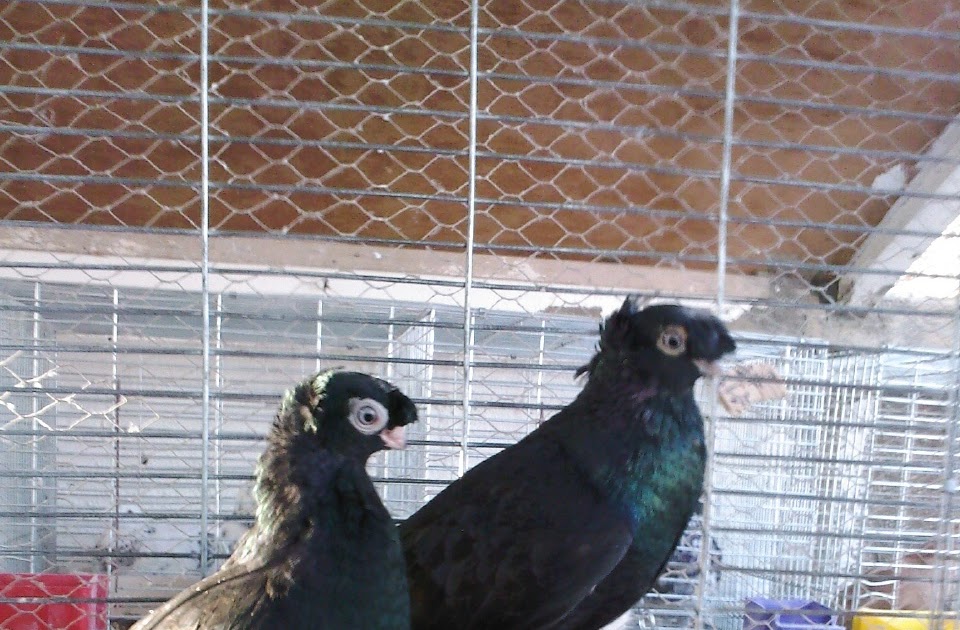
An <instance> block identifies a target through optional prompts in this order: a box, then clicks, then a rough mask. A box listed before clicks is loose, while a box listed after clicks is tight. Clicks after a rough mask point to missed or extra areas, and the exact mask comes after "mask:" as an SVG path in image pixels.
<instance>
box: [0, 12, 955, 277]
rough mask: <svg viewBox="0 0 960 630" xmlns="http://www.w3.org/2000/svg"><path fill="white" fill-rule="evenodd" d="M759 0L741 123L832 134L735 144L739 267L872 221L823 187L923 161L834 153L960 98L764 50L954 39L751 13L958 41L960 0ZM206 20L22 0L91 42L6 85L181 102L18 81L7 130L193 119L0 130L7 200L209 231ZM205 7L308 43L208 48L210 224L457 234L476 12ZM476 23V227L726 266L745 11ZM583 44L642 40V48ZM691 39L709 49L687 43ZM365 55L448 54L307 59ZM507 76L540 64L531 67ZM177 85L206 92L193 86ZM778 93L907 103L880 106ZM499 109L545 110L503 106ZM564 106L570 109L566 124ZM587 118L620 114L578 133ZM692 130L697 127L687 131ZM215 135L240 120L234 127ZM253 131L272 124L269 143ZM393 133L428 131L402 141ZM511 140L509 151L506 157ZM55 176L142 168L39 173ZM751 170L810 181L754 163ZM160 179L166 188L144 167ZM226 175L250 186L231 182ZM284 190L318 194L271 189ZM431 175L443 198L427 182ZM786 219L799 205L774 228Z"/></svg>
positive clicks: (70, 213) (2, 207)
mask: <svg viewBox="0 0 960 630" xmlns="http://www.w3.org/2000/svg"><path fill="white" fill-rule="evenodd" d="M162 4H163V5H165V6H178V7H193V6H194V4H193V3H187V2H165V3H162ZM153 5H154V3H152V2H151V3H146V5H145V6H153ZM213 6H214V8H223V7H226V6H230V7H243V8H247V9H252V10H258V11H275V12H296V13H298V14H302V15H324V16H340V17H348V18H350V17H365V18H376V19H393V20H403V21H407V22H422V23H436V24H442V25H448V26H449V25H453V26H457V27H461V28H463V27H466V26H468V23H469V12H468V4H467V3H465V2H463V1H458V2H453V1H446V0H444V1H440V0H432V1H429V2H416V3H414V2H406V3H395V2H386V1H384V0H367V1H366V2H350V1H343V0H335V1H331V2H322V3H315V4H314V3H299V4H297V3H293V2H289V1H286V0H264V1H261V2H246V3H231V4H230V5H225V4H224V3H222V2H214V3H213ZM704 6H707V7H714V8H716V7H718V6H721V5H720V4H719V3H716V4H714V3H711V4H706V5H704ZM742 9H743V10H744V11H745V12H747V17H745V18H744V19H743V20H742V22H741V24H740V33H741V38H740V49H739V50H740V54H741V55H742V56H743V58H742V60H741V62H740V63H739V66H738V72H737V89H738V94H739V95H740V96H741V97H742V98H741V100H739V101H738V103H737V106H736V117H735V121H734V127H735V131H736V135H737V138H738V139H739V140H743V141H747V142H755V141H759V142H798V143H808V144H815V145H821V146H823V147H824V148H825V150H822V151H804V150H787V149H777V148H764V147H752V146H744V145H743V144H740V145H738V146H735V147H734V151H733V156H734V161H733V176H734V181H733V184H732V188H731V193H732V197H731V206H730V215H731V219H732V223H731V225H730V231H729V240H728V248H729V254H730V256H731V257H732V259H733V261H734V263H735V265H734V267H735V268H736V269H739V270H742V271H748V272H749V271H763V270H765V267H764V266H763V262H764V261H770V260H774V261H805V262H809V263H815V264H819V263H828V264H844V263H846V262H847V261H848V260H849V259H850V257H851V255H852V253H853V251H854V248H855V247H856V245H857V243H858V242H859V241H860V240H861V239H862V238H863V233H862V232H860V231H858V230H852V231H842V230H839V229H837V228H835V227H834V226H857V227H862V226H872V225H876V223H877V222H878V221H879V220H880V219H881V218H882V217H883V215H884V213H885V212H886V210H887V209H888V208H889V206H890V204H891V202H892V201H893V199H889V198H888V199H884V198H879V197H876V196H870V195H868V194H865V193H863V192H847V191H843V192H839V191H829V190H821V189H818V188H817V184H842V185H850V186H869V185H870V184H871V182H872V181H873V179H874V178H875V177H876V176H877V175H878V174H880V173H882V172H883V171H885V170H887V169H888V168H890V167H891V166H893V165H894V164H896V163H898V162H904V160H898V159H895V158H886V157H883V158H877V157H867V156H855V155H840V154H837V153H835V152H833V151H831V150H830V149H831V148H833V147H842V148H859V149H871V150H874V149H876V150H884V151H901V152H908V153H912V154H917V153H921V152H922V151H923V150H924V149H925V148H926V147H927V146H928V145H929V143H930V142H931V141H932V139H934V138H936V137H937V135H938V134H939V133H940V131H941V130H942V128H943V127H944V125H945V123H943V122H936V121H933V122H931V121H922V120H912V119H909V118H908V115H909V114H911V113H913V114H916V113H921V114H936V115H941V116H948V115H953V114H956V113H957V111H958V107H960V83H958V81H956V80H953V81H947V80H939V79H937V78H936V77H927V78H911V77H903V76H888V75H884V74H881V73H863V72H852V71H847V70H844V69H842V67H841V66H837V65H834V66H826V67H820V68H809V67H804V66H801V65H790V64H786V63H771V62H769V61H764V60H752V58H751V57H750V56H751V55H773V56H776V57H778V58H780V59H781V60H784V61H790V60H793V61H806V62H819V63H824V64H855V65H866V66H875V67H880V68H885V69H893V70H913V71H926V72H932V73H943V74H952V75H953V76H954V77H956V76H957V75H958V73H960V44H958V42H957V41H956V40H949V39H933V38H921V37H916V36H904V35H897V34H891V33H874V32H867V31H865V30H862V29H839V28H825V27H823V26H816V25H807V24H799V23H789V22H784V21H778V20H766V19H756V18H753V17H749V14H750V12H759V13H767V14H773V15H788V14H789V15H795V16H796V15H800V16H806V17H809V18H816V19H823V20H836V21H841V22H848V23H864V24H868V25H874V26H897V27H909V28H920V29H925V30H928V31H937V32H943V33H950V34H954V35H955V34H956V33H957V32H958V30H960V29H958V27H960V0H926V1H921V0H917V1H915V2H881V1H880V0H861V1H857V2H854V1H846V0H832V1H829V2H828V1H822V2H808V1H801V0H796V1H790V2H787V1H785V0H747V1H746V2H744V3H743V7H742ZM198 20H199V15H198V14H196V13H195V12H194V13H189V14H187V15H184V14H182V13H180V12H176V11H173V12H149V11H137V10H131V11H123V12H118V11H115V10H112V9H104V8H95V7H86V8H83V7H73V6H59V5H43V4H38V3H34V2H21V1H19V0H15V1H12V2H6V3H4V4H3V6H2V7H0V41H2V42H8V43H9V42H12V43H15V44H19V45H35V44H44V45H49V46H67V47H83V48H84V49H86V50H85V51H84V52H81V53H79V54H76V53H73V52H69V51H67V52H57V51H38V50H35V49H24V48H22V47H19V48H11V47H6V48H3V49H2V50H0V84H2V85H6V86H14V87H27V88H32V87H36V88H49V89H52V90H94V91H109V92H117V91H119V92H128V93H130V94H136V93H140V94H147V95H151V96H155V97H156V96H160V95H163V96H164V97H169V98H172V99H174V101H163V100H159V99H152V98H147V99H141V100H125V99H108V98H97V97H93V96H82V95H63V94H56V93H54V94H40V95H38V94H17V93H5V94H0V121H2V122H0V124H20V125H33V126H40V127H52V128H59V129H96V130H101V131H106V132H114V131H124V132H145V131H146V132H160V133H170V134H186V135H189V136H193V137H192V138H189V139H187V140H165V139H160V140H157V139H141V138H130V139H122V138H116V137H109V135H107V136H105V137H93V136H91V135H90V134H81V135H68V134H63V133H59V132H58V131H57V130H56V129H51V130H50V132H49V133H46V132H44V133H39V134H36V133H20V132H16V133H14V132H10V131H0V170H2V171H3V172H7V173H11V172H12V173H24V174H28V175H33V177H30V178H29V179H27V180H16V181H10V180H4V181H0V218H3V219H15V220H31V221H57V222H63V223H85V224H93V225H98V224H106V225H127V226H145V227H153V228H195V227H196V226H197V225H198V223H199V220H198V217H199V202H198V197H197V194H198V193H197V187H196V182H197V181H198V180H199V176H200V168H199V161H198V155H199V142H198V140H197V138H196V136H197V134H198V118H199V104H198V102H197V100H196V95H197V88H196V83H197V80H198V78H199V66H198V63H197V61H196V60H195V59H194V58H192V57H190V55H192V54H193V53H194V52H195V51H196V50H197V48H198V46H199V35H198V30H197V22H198ZM211 24H212V32H211V37H210V49H211V54H213V55H219V56H231V57H237V56H241V57H257V58H264V59H265V58H269V59H270V60H274V61H284V62H286V61H287V60H298V61H301V62H303V63H302V64H300V65H299V66H296V65H289V64H287V65H283V64H277V63H256V64H251V63H241V62H237V61H229V60H227V61H223V60H214V61H213V62H212V63H211V66H210V79H211V83H212V90H211V97H212V99H213V100H212V101H211V110H210V117H211V121H212V132H211V133H212V134H213V136H214V140H213V142H212V144H211V154H212V157H213V163H212V165H211V177H212V180H213V181H214V183H215V185H214V188H213V198H212V201H211V207H210V210H211V227H213V228H214V229H216V230H221V231H265V230H266V231H272V232H293V233H299V234H319V235H337V236H348V237H358V238H360V239H402V240H413V241H417V242H419V243H423V244H428V245H429V244H435V245H438V246H439V245H445V244H449V245H462V243H463V241H464V238H465V236H464V234H465V230H466V206H465V204H464V203H463V201H462V200H461V199H458V198H463V197H465V195H466V191H467V170H466V165H467V158H466V149H467V142H468V140H467V131H468V121H467V119H466V111H467V102H468V81H467V78H466V76H465V72H466V69H467V64H468V60H469V47H468V43H469V42H468V37H467V34H466V33H465V32H462V31H461V32H434V31H418V30H400V29H396V28H392V27H376V26H368V25H349V24H345V25H341V26H338V25H332V24H326V23H320V22H292V21H284V20H278V19H274V18H271V17H263V18H257V19H253V18H249V17H242V18H241V17H236V16H230V15H214V16H213V18H212V22H211ZM481 27H482V29H484V30H482V31H481V36H480V48H479V65H480V70H481V72H483V73H486V74H484V75H483V76H481V79H480V83H479V95H478V99H479V107H480V113H481V116H480V121H479V125H478V140H479V146H478V150H479V157H478V162H477V169H478V175H479V177H480V179H479V182H478V185H477V194H478V196H479V198H480V201H479V202H478V204H477V210H478V215H477V220H476V242H477V243H478V245H479V246H480V247H481V248H483V247H484V246H493V247H501V248H503V247H507V248H508V249H507V250H504V249H498V250H496V251H501V252H505V253H511V254H513V255H520V256H528V255H533V254H535V255H539V256H554V257H559V258H572V259H580V260H611V259H612V260H620V261H626V262H638V263H643V264H661V265H670V266H677V267H681V268H689V269H692V268H709V267H711V265H712V263H711V261H712V259H714V258H715V256H716V245H717V243H716V224H715V222H714V221H713V220H712V218H711V217H712V213H714V212H716V209H717V205H718V196H719V169H720V153H721V144H720V135H721V130H722V123H723V102H722V99H721V98H718V97H717V96H709V95H704V94H706V93H710V92H712V93H716V94H717V95H721V94H722V91H723V85H724V67H725V56H724V55H725V49H726V41H725V33H726V28H727V22H726V19H725V18H724V17H723V16H716V17H712V16H709V15H691V14H690V13H688V12H683V11H677V10H667V9H663V8H650V9H646V8H642V7H637V6H628V5H627V4H621V3H615V2H579V1H569V0H562V1H560V2H556V1H554V0H538V1H533V0H527V1H526V2H518V1H516V0H492V1H488V2H484V3H483V4H482V7H481ZM488 29H504V30H503V31H502V32H492V31H491V30H488ZM513 29H522V30H524V31H527V32H532V33H543V34H557V33H560V34H563V36H564V37H567V38H568V39H566V40H564V41H552V40H541V39H536V38H529V37H527V38H523V37H509V36H506V35H505V34H506V33H508V32H510V31H511V30H513ZM585 38H616V39H625V38H626V39H631V40H632V41H633V44H624V45H612V44H607V43H603V42H590V41H586V40H585ZM664 46H667V47H668V48H664ZM676 46H682V47H689V48H691V49H692V50H689V51H680V52H678V51H676V50H675V49H672V48H669V47H676ZM114 49H121V50H137V51H151V52H155V53H165V54H175V55H187V57H186V58H179V57H174V58H169V57H168V58H160V59H150V60H134V59H124V58H122V57H117V56H108V55H96V54H92V52H93V51H94V50H114ZM354 61H357V62H361V63H365V64H378V65H386V66H398V65H402V66H411V67H413V68H429V69H431V70H433V71H439V72H440V73H439V74H438V73H433V74H427V75H424V74H415V73H411V72H397V71H394V70H356V69H349V68H343V67H329V66H328V67H318V66H311V65H309V64H311V63H316V62H335V63H336V62H354ZM443 71H448V72H449V71H452V72H453V73H454V74H443V73H442V72H443ZM490 73H493V75H494V76H490ZM512 75H522V76H526V77H535V78H537V79H536V80H533V81H529V80H524V81H521V80H517V79H514V78H512ZM550 81H554V82H553V83H552V84H551V83H550ZM224 97H226V98H236V99H267V100H274V101H278V102H277V103H275V104H266V103H260V104H256V105H249V104H247V103H235V104H226V103H224V102H222V101H220V100H218V99H220V98H224ZM177 98H181V99H184V98H185V99H192V100H187V101H186V102H175V99H177ZM763 99H790V100H794V101H802V102H806V103H811V104H834V105H843V106H847V107H853V108H868V109H872V110H877V109H884V110H896V111H898V112H903V113H904V114H903V115H902V116H880V115H874V116H871V115H868V114H866V113H863V112H850V113H844V112H837V111H824V110H822V109H816V108H814V107H806V106H800V105H793V104H790V103H788V104H774V103H770V102H764V100H763ZM294 101H295V102H294ZM330 105H333V106H353V105H361V106H375V107H389V108H404V109H411V110H420V109H426V110H431V111H440V112H447V113H449V116H436V115H423V114H421V113H417V112H415V111H411V112H410V113H396V114H392V115H389V116H384V115H381V114H379V113H369V112H356V111H343V110H339V111H338V110H332V109H329V106H330ZM501 116H506V117H526V118H536V119H538V121H525V122H513V121H509V120H507V121H504V120H496V119H493V117H501ZM539 120H542V121H544V122H539ZM557 121H572V122H574V123H576V125H566V126H564V125H558V124H550V123H556V122H557ZM581 123H591V124H593V123H600V126H599V127H597V128H595V129H584V128H582V126H579V125H580V124H581ZM609 125H616V126H618V127H622V128H619V129H618V128H613V127H610V126H609ZM672 132H682V133H684V134H695V135H697V138H695V139H692V140H691V139H683V138H677V137H676V136H675V134H673V133H672ZM221 136H228V137H229V138H228V141H223V140H222V139H221ZM700 136H702V137H703V139H700ZM250 138H254V139H256V140H257V141H258V142H259V141H265V140H267V139H272V140H273V141H276V142H275V143H273V144H264V143H259V144H254V143H252V142H251V141H250V140H249V139H250ZM343 143H370V144H376V145H384V146H385V147H386V150H381V151H377V150H367V149H358V148H350V147H349V146H347V147H345V146H343ZM399 148H409V149H426V150H427V151H426V152H424V151H404V150H395V149H399ZM502 154H507V155H510V156H513V157H511V158H509V159H504V158H503V157H498V156H499V155H502ZM584 162H590V163H591V164H585V163H584ZM906 167H907V168H908V172H910V173H913V172H915V170H916V168H917V165H916V164H914V163H912V162H911V161H909V160H907V161H906ZM678 169H679V171H678ZM685 171H691V172H685ZM46 175H67V176H86V175H91V176H101V177H108V178H109V177H116V178H131V179H132V180H133V181H131V182H128V183H117V182H110V181H105V182H103V183H92V182H82V183H74V182H57V181H44V176H46ZM749 178H766V179H780V180H786V181H788V182H794V183H793V184H790V183H783V184H777V185H769V184H767V183H763V182H760V183H751V182H748V181H744V180H745V179H749ZM154 179H157V180H162V181H163V182H164V185H158V184H152V183H150V182H149V181H147V182H141V181H140V180H154ZM797 182H799V185H797V184H796V183H797ZM218 183H228V184H230V185H233V186H236V185H240V186H245V187H240V188H237V187H234V188H232V189H224V188H220V187H218V186H217V184H218ZM810 183H812V185H811V184H810ZM269 186H281V187H296V188H297V189H298V190H297V191H295V192H290V191H288V190H286V189H279V190H275V191H271V190H268V189H264V188H263V187H269ZM344 189H345V190H346V192H345V191H344ZM365 191H378V192H380V193H386V194H387V195H392V194H401V195H409V196H408V197H391V196H381V195H371V194H365ZM433 195H438V196H441V197H444V198H445V199H438V200H433V199H424V198H422V196H433ZM491 200H492V201H496V202H497V203H490V201H491ZM536 204H546V205H541V206H537V205H536ZM558 204H573V205H575V206H577V208H561V207H557V205H558ZM582 206H585V207H586V209H584V208H582ZM769 221H775V222H780V223H782V224H783V225H765V224H764V223H765V222H769ZM811 223H820V224H823V225H821V226H813V225H810V224H811ZM509 248H513V249H509ZM558 248H562V249H558ZM601 250H602V251H601ZM604 251H606V252H607V253H603V252H604ZM677 257H680V258H679V259H677ZM740 259H746V260H744V261H740Z"/></svg>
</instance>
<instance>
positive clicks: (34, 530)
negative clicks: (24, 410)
mask: <svg viewBox="0 0 960 630" xmlns="http://www.w3.org/2000/svg"><path fill="white" fill-rule="evenodd" d="M32 316H33V327H32V331H31V332H32V336H33V352H32V361H31V363H32V369H31V376H32V378H31V379H30V382H31V383H32V388H33V389H34V393H33V395H32V396H30V411H31V413H30V417H31V418H32V420H31V423H30V428H31V429H32V430H33V441H32V443H31V444H32V448H31V453H30V457H31V462H30V466H31V470H32V471H33V473H34V477H33V480H32V481H33V483H32V486H31V495H32V496H31V504H32V511H33V512H38V511H39V509H40V503H41V502H42V500H43V484H44V479H43V478H42V477H40V476H38V475H37V473H38V472H39V471H40V427H41V426H42V425H41V424H40V419H39V418H38V415H39V413H40V402H39V400H38V399H37V396H38V395H39V394H37V392H36V390H38V389H39V388H40V383H39V378H40V283H39V282H34V283H33V314H32ZM39 530H40V522H39V519H38V518H37V517H36V516H32V517H31V518H30V549H31V550H32V552H31V554H30V572H31V573H38V572H39V571H40V558H39V555H40V531H39Z"/></svg>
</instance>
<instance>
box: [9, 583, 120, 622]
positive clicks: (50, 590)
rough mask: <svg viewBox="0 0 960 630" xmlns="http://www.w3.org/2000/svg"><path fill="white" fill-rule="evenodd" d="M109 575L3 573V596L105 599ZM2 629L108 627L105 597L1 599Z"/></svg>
mask: <svg viewBox="0 0 960 630" xmlns="http://www.w3.org/2000/svg"><path fill="white" fill-rule="evenodd" d="M107 590H108V582H107V576H106V575H98V574H89V573H76V574H74V573H70V574H68V573H0V598H3V599H8V598H11V597H31V598H44V599H46V598H51V599H52V598H63V597H69V598H72V599H80V600H83V599H104V598H106V596H107ZM0 629H2V630H107V603H106V602H105V601H99V602H95V601H78V602H56V603H45V602H31V603H24V604H21V603H0Z"/></svg>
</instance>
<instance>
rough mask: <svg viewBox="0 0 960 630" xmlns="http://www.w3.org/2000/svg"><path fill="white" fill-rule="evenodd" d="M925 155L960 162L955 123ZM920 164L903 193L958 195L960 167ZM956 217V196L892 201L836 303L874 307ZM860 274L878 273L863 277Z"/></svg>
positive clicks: (959, 124) (959, 209) (959, 130)
mask: <svg viewBox="0 0 960 630" xmlns="http://www.w3.org/2000/svg"><path fill="white" fill-rule="evenodd" d="M927 155H931V156H938V157H943V158H949V159H951V160H957V161H960V121H955V122H953V123H951V124H950V125H948V126H947V128H946V129H945V130H944V132H943V133H942V134H941V135H940V137H939V138H938V139H937V140H936V141H935V142H934V143H933V146H931V147H930V149H929V150H928V151H927ZM921 164H922V165H923V166H922V168H921V169H920V171H919V173H917V176H916V177H914V178H913V180H912V181H911V182H910V184H909V185H908V186H907V187H906V189H905V191H907V192H921V193H936V194H938V195H960V164H958V163H951V162H941V161H933V162H922V163H921ZM958 216H960V196H958V198H957V199H955V200H954V199H921V198H917V197H910V196H902V197H900V198H899V199H897V201H896V203H894V204H893V206H892V207H891V208H890V211H889V212H887V215H886V216H885V217H884V218H883V220H882V221H881V222H880V225H879V226H877V227H878V228H879V229H880V230H881V231H879V232H874V233H872V234H870V236H868V237H867V239H866V240H865V241H864V243H863V245H862V246H861V247H860V249H859V251H858V252H857V253H856V255H854V257H853V259H852V260H851V261H850V264H849V265H848V268H849V272H848V273H847V275H846V276H844V277H843V278H841V280H840V295H841V298H842V299H844V300H845V301H846V302H847V303H848V304H850V305H851V306H860V307H870V306H874V305H876V304H877V303H878V302H880V301H881V300H883V299H884V297H885V296H886V295H887V293H888V292H889V291H890V289H891V288H893V286H894V285H895V284H896V283H897V282H898V281H899V280H900V278H901V277H902V276H903V275H904V274H905V273H906V272H907V270H908V269H910V266H911V265H912V264H913V263H914V262H915V261H916V260H917V259H918V258H920V257H921V256H922V255H923V253H924V252H925V251H927V250H928V249H929V248H930V246H931V245H932V244H933V243H934V241H935V240H936V239H937V238H938V237H939V236H940V234H941V233H942V232H943V231H944V230H946V229H947V227H949V226H950V224H951V223H953V222H954V220H955V219H957V217H958ZM887 231H889V232H902V231H912V232H923V233H924V234H923V235H920V234H917V235H910V234H896V233H894V234H890V233H888V232H887ZM863 270H870V271H881V272H883V273H862V271H863Z"/></svg>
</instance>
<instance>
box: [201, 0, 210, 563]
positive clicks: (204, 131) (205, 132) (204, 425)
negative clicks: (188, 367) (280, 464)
mask: <svg viewBox="0 0 960 630" xmlns="http://www.w3.org/2000/svg"><path fill="white" fill-rule="evenodd" d="M209 30H210V6H209V0H200V283H201V291H200V292H201V294H202V296H201V297H202V301H201V304H200V308H201V310H202V320H203V322H202V325H203V332H202V335H203V339H202V340H201V343H202V346H203V348H202V351H201V352H202V357H203V358H202V367H201V371H202V374H203V376H202V390H201V410H200V413H201V420H200V431H201V449H202V450H201V455H200V467H201V468H200V575H201V576H206V574H207V566H208V564H209V562H208V559H209V555H210V549H209V544H208V543H209V541H208V538H207V528H208V524H209V518H210V514H209V506H208V505H207V502H208V500H209V494H210V489H209V487H208V483H209V481H210V129H209V127H210V111H209V105H210V103H209V96H210V95H209V82H210V77H209V59H208V54H209V51H208V50H207V48H208V47H209Z"/></svg>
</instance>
